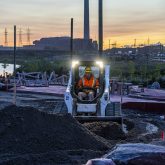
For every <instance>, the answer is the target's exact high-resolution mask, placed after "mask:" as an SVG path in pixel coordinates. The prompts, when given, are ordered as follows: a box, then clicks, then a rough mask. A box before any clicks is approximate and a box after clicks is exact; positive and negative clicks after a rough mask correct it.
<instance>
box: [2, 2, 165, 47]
mask: <svg viewBox="0 0 165 165" xmlns="http://www.w3.org/2000/svg"><path fill="white" fill-rule="evenodd" d="M83 3H84V0H1V1H0V14H1V15H0V18H1V19H0V45H3V44H4V31H5V28H7V29H8V42H9V45H12V35H13V34H12V33H13V25H14V24H16V25H17V29H18V30H19V28H22V33H23V36H22V38H23V43H24V44H26V41H27V39H26V38H27V37H26V29H27V27H29V28H30V29H31V33H32V34H31V41H33V40H36V39H40V38H42V37H51V36H68V35H69V33H70V29H69V28H70V18H71V17H73V18H74V21H75V22H74V25H75V27H74V37H75V38H76V37H83V5H84V4H83ZM103 3H104V47H108V41H109V39H110V40H111V43H114V42H117V44H119V45H124V44H133V42H134V39H135V38H136V39H137V44H140V43H147V38H148V37H149V38H150V42H151V43H155V42H158V41H160V42H162V43H165V0H103ZM97 24H98V0H90V29H91V38H93V39H96V40H97V37H98V35H97V31H98V30H97V29H98V28H97Z"/></svg>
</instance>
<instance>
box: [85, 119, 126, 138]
mask: <svg viewBox="0 0 165 165" xmlns="http://www.w3.org/2000/svg"><path fill="white" fill-rule="evenodd" d="M84 126H86V127H87V128H88V129H89V130H90V131H91V132H93V133H95V134H96V135H99V136H101V137H104V138H105V139H107V140H124V139H126V136H125V134H124V132H123V131H122V128H121V125H120V124H118V123H115V122H93V123H85V124H84Z"/></svg>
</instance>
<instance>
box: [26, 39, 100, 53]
mask: <svg viewBox="0 0 165 165" xmlns="http://www.w3.org/2000/svg"><path fill="white" fill-rule="evenodd" d="M33 44H34V45H33V46H31V47H29V48H31V49H39V50H45V49H49V50H57V51H70V37H49V38H41V39H40V40H36V41H34V42H33ZM25 48H28V47H27V46H25ZM73 49H74V51H97V50H98V45H97V41H92V39H90V40H85V39H82V38H76V39H74V40H73Z"/></svg>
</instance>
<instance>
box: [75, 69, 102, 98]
mask: <svg viewBox="0 0 165 165" xmlns="http://www.w3.org/2000/svg"><path fill="white" fill-rule="evenodd" d="M86 67H87V66H78V67H77V68H76V70H75V85H74V88H75V94H76V96H77V97H78V95H79V92H84V91H87V90H89V91H93V92H94V98H96V96H97V93H98V92H99V88H100V85H99V88H98V89H96V88H95V87H93V88H91V89H90V88H89V89H88V88H85V87H82V88H79V86H78V83H79V81H80V80H82V79H83V77H84V75H85V69H86ZM90 68H91V70H92V72H91V74H92V75H93V77H94V81H95V83H96V80H97V81H98V82H99V84H100V69H99V67H97V66H90ZM83 100H84V101H90V99H89V96H88V95H87V96H86V97H84V98H83V99H82V100H81V101H83Z"/></svg>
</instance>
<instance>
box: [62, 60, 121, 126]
mask: <svg viewBox="0 0 165 165" xmlns="http://www.w3.org/2000/svg"><path fill="white" fill-rule="evenodd" d="M71 65H72V66H71V70H70V77H69V82H68V86H67V89H66V92H65V98H64V99H65V104H66V107H67V111H68V113H70V114H71V115H72V116H73V117H75V118H76V119H77V120H79V121H89V122H90V121H116V122H119V123H121V124H122V112H121V104H120V103H119V102H118V103H117V102H116V103H114V102H111V101H110V65H105V64H104V63H103V61H78V60H75V61H72V64H71ZM86 67H90V68H91V70H92V74H93V75H94V77H95V78H96V79H98V81H99V88H97V89H95V88H90V89H89V88H88V89H87V90H92V91H93V92H94V99H93V100H89V99H88V98H85V99H83V100H81V99H80V98H79V97H78V93H79V92H80V90H82V89H79V88H78V87H77V83H78V81H79V80H80V79H81V78H82V77H83V76H84V73H85V68H86ZM85 88H86V87H85Z"/></svg>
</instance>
